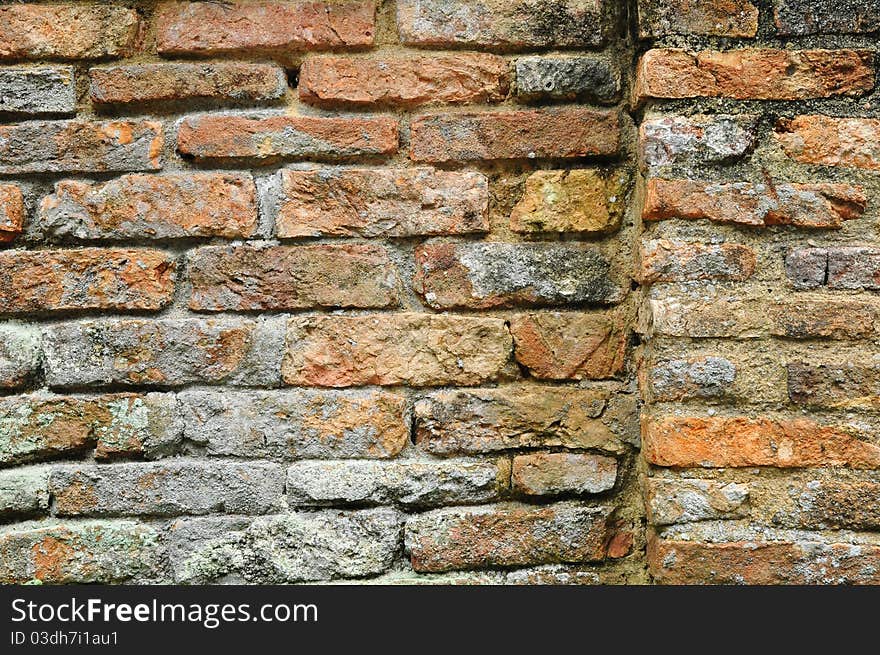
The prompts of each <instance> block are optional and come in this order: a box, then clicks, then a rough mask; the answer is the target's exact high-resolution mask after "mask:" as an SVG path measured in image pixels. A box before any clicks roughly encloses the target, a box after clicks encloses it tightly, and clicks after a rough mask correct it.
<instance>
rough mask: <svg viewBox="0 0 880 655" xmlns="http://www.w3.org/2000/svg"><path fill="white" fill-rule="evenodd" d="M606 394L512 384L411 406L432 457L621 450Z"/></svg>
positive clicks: (441, 394) (419, 438)
mask: <svg viewBox="0 0 880 655" xmlns="http://www.w3.org/2000/svg"><path fill="white" fill-rule="evenodd" d="M608 402H609V398H608V392H606V391H602V390H592V389H577V388H571V387H543V386H541V387H539V386H514V387H501V388H498V389H472V390H456V391H446V390H444V391H437V392H434V393H432V394H430V395H428V396H426V397H425V398H423V399H421V400H419V401H418V402H416V405H415V417H416V443H418V445H419V446H420V447H421V448H422V449H424V450H426V451H428V452H430V453H432V454H435V455H450V454H455V453H484V452H496V451H501V450H511V449H518V448H542V447H557V446H561V447H565V448H599V449H602V450H606V451H608V452H620V451H621V450H622V448H623V445H622V443H621V442H620V440H619V438H618V436H617V435H616V434H615V432H614V431H613V430H612V429H611V427H609V425H611V424H613V423H614V421H615V419H614V418H612V415H613V414H614V412H613V411H609V412H608V416H605V417H604V418H607V419H609V420H608V421H607V424H606V421H605V420H603V415H604V414H605V412H606V410H608Z"/></svg>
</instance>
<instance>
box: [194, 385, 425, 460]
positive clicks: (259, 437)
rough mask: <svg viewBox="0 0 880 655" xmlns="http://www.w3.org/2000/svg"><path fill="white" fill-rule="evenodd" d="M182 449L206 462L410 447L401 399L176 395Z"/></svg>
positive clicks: (348, 394)
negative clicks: (201, 454) (201, 452)
mask: <svg viewBox="0 0 880 655" xmlns="http://www.w3.org/2000/svg"><path fill="white" fill-rule="evenodd" d="M177 399H178V403H179V405H180V408H181V417H182V420H183V423H184V425H185V431H184V436H185V438H186V440H187V441H189V442H192V443H195V444H198V445H200V446H203V447H204V449H205V454H207V455H208V456H221V457H247V458H270V459H280V460H290V459H301V458H309V459H343V458H366V459H374V458H375V459H385V458H389V457H394V456H396V455H397V454H399V453H400V451H401V450H403V448H404V446H406V444H407V443H408V441H409V426H408V420H407V418H406V398H405V397H404V396H402V395H399V394H393V393H386V392H381V391H360V390H357V391H344V392H340V391H312V390H301V389H298V390H295V391H293V390H292V391H253V392H247V393H241V392H230V391H228V390H223V391H190V390H187V391H182V392H180V393H179V394H178V395H177Z"/></svg>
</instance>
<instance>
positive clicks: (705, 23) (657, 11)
mask: <svg viewBox="0 0 880 655" xmlns="http://www.w3.org/2000/svg"><path fill="white" fill-rule="evenodd" d="M757 31H758V8H757V7H756V6H755V5H754V4H753V3H752V2H750V1H749V0H659V1H658V0H639V36H641V37H642V38H643V39H650V38H654V37H658V36H667V35H670V34H682V35H686V36H688V35H694V36H727V37H733V38H737V37H746V38H749V37H753V36H755V34H756V33H757Z"/></svg>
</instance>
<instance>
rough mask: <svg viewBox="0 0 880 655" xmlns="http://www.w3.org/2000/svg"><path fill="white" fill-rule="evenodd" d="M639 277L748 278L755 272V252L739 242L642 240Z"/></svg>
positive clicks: (673, 279)
mask: <svg viewBox="0 0 880 655" xmlns="http://www.w3.org/2000/svg"><path fill="white" fill-rule="evenodd" d="M639 260H640V262H641V263H640V267H641V270H640V271H639V279H640V280H641V282H642V283H643V284H653V283H654V282H685V281H688V280H735V281H738V282H742V281H743V280H747V279H748V278H750V277H751V276H752V274H753V273H754V272H755V263H756V258H755V252H754V251H753V250H752V249H751V248H749V247H748V246H744V245H741V244H736V243H719V244H713V243H686V242H682V241H670V240H668V239H655V240H652V241H646V242H643V243H642V246H641V252H640V256H639Z"/></svg>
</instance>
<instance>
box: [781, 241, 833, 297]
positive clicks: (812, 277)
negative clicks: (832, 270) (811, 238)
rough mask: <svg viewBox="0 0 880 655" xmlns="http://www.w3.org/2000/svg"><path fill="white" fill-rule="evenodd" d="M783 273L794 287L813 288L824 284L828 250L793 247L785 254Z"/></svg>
mask: <svg viewBox="0 0 880 655" xmlns="http://www.w3.org/2000/svg"><path fill="white" fill-rule="evenodd" d="M785 275H786V277H788V279H789V280H790V281H791V283H792V285H793V286H794V288H795V289H815V288H817V287H821V286H824V285H825V284H826V280H827V277H826V276H827V275H828V250H827V249H826V248H793V249H791V250H789V251H788V253H787V254H786V255H785Z"/></svg>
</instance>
